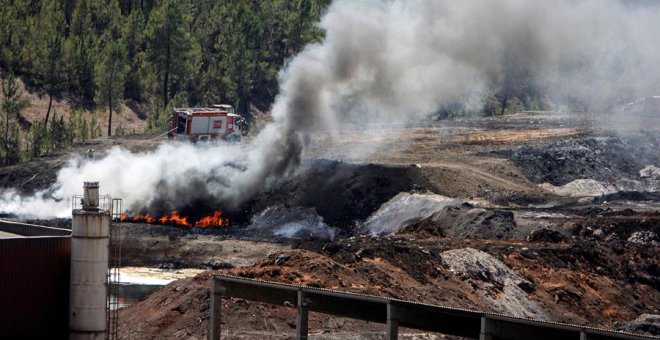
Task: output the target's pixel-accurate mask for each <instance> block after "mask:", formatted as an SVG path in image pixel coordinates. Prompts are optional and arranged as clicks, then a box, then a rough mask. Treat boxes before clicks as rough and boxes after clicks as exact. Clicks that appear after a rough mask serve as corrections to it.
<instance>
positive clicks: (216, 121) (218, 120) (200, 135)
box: [168, 104, 248, 142]
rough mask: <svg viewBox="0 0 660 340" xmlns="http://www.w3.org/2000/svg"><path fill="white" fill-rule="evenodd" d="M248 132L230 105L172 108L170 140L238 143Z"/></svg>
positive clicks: (243, 120) (245, 122) (244, 121)
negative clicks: (222, 140) (215, 140)
mask: <svg viewBox="0 0 660 340" xmlns="http://www.w3.org/2000/svg"><path fill="white" fill-rule="evenodd" d="M247 131H248V125H247V121H246V120H245V119H244V118H243V117H241V116H240V115H238V114H236V113H235V112H234V108H233V107H232V106H231V105H226V104H218V105H211V106H210V107H192V108H174V113H173V114H172V127H171V129H170V132H169V133H168V136H169V137H170V138H183V139H188V140H191V141H193V142H201V141H210V140H213V139H224V140H226V141H230V142H238V141H240V140H241V136H245V135H246V134H247Z"/></svg>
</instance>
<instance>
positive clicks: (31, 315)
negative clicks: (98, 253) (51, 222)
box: [0, 236, 71, 339]
mask: <svg viewBox="0 0 660 340" xmlns="http://www.w3.org/2000/svg"><path fill="white" fill-rule="evenodd" d="M70 262H71V238H70V237H69V236H44V237H25V238H9V239H0V339H66V338H68V320H67V316H68V308H69V270H70Z"/></svg>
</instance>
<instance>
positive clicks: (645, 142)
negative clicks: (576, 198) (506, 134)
mask: <svg viewBox="0 0 660 340" xmlns="http://www.w3.org/2000/svg"><path fill="white" fill-rule="evenodd" d="M658 149H660V136H658V135H657V134H651V133H646V134H643V135H638V136H628V137H625V138H624V137H591V138H582V139H580V138H571V139H566V140H562V141H557V142H553V143H550V144H542V145H535V146H522V147H519V148H518V149H516V150H515V151H514V152H513V155H512V157H511V159H512V160H513V162H514V164H515V165H516V166H518V167H519V168H520V170H521V171H522V173H523V174H524V175H525V176H526V177H527V178H529V179H530V180H531V181H533V182H536V183H550V184H552V185H555V186H561V185H565V184H567V183H570V182H572V181H574V180H577V179H594V180H597V181H602V182H606V183H614V182H615V181H617V180H620V179H622V178H638V177H639V175H640V173H639V171H640V169H642V168H644V167H645V166H647V165H649V164H660V154H658V152H657V150H658Z"/></svg>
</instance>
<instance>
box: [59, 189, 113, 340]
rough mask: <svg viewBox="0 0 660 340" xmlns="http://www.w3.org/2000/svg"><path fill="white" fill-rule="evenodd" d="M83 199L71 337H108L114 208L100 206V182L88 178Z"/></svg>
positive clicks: (75, 241) (74, 243)
mask: <svg viewBox="0 0 660 340" xmlns="http://www.w3.org/2000/svg"><path fill="white" fill-rule="evenodd" d="M82 203H83V209H77V210H74V211H73V223H72V232H71V287H70V298H69V299H70V300H69V339H75V340H78V339H80V340H83V339H95V340H96V339H105V338H106V330H107V310H106V308H107V306H106V298H107V284H106V283H107V275H108V246H109V244H110V212H109V211H105V210H99V207H98V183H96V182H93V183H89V182H85V197H84V198H83V201H82Z"/></svg>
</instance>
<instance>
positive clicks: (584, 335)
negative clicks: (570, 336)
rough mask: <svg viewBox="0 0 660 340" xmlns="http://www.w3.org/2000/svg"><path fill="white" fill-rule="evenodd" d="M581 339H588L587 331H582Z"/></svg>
mask: <svg viewBox="0 0 660 340" xmlns="http://www.w3.org/2000/svg"><path fill="white" fill-rule="evenodd" d="M580 340H587V333H585V331H580Z"/></svg>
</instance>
